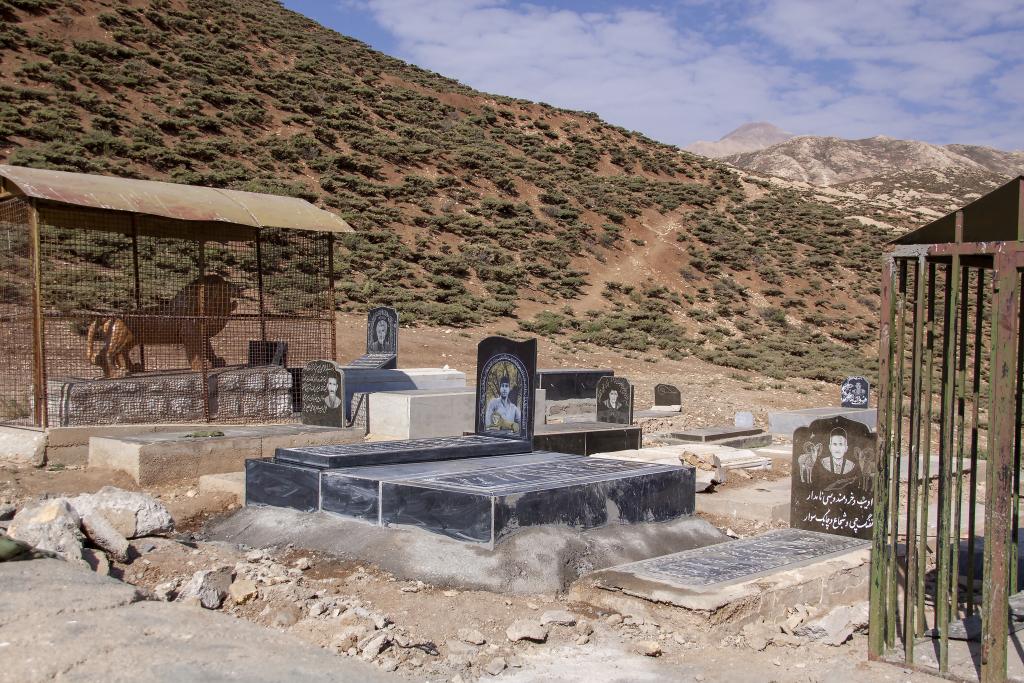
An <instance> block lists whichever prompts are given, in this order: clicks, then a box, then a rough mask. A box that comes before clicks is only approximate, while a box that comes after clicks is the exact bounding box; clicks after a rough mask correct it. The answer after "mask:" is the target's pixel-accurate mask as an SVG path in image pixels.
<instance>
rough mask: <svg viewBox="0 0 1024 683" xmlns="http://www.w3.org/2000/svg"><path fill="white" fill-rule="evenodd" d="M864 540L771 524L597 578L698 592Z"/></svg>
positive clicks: (831, 553)
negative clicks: (748, 535) (739, 536)
mask: <svg viewBox="0 0 1024 683" xmlns="http://www.w3.org/2000/svg"><path fill="white" fill-rule="evenodd" d="M869 545H870V544H869V543H867V542H865V541H862V540H859V539H855V538H847V537H843V536H834V535H832V534H823V533H819V532H814V531H805V530H802V529H776V530H773V531H768V532H766V533H763V534H760V535H758V536H754V537H753V538H744V539H737V540H732V541H726V542H725V543H717V544H715V545H710V546H705V547H703V548H694V549H692V550H684V551H682V552H678V553H672V554H671V555H662V556H660V557H652V558H651V559H649V560H641V561H640V562H633V563H630V564H624V565H619V566H617V567H612V568H610V569H606V570H603V571H601V572H600V573H599V577H598V581H599V582H600V583H601V584H602V585H604V586H607V587H613V588H617V587H621V586H625V585H628V586H629V587H630V588H632V589H640V590H639V592H641V593H646V592H656V591H657V590H658V588H659V586H667V587H670V588H671V589H675V590H682V591H686V590H687V589H689V590H692V591H695V592H699V591H702V590H705V589H707V588H708V587H713V586H720V585H725V584H732V583H741V582H745V581H749V580H751V579H756V578H758V577H762V576H766V575H768V574H772V573H774V572H778V571H782V570H786V569H793V568H796V567H801V566H806V565H808V564H811V563H814V562H820V561H822V560H827V559H829V558H832V557H835V556H838V555H842V554H845V553H848V552H851V551H854V550H859V549H863V548H867V547H869ZM644 589H646V590H644Z"/></svg>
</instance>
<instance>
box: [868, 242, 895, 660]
mask: <svg viewBox="0 0 1024 683" xmlns="http://www.w3.org/2000/svg"><path fill="white" fill-rule="evenodd" d="M895 265H896V264H895V260H894V259H893V258H892V257H889V258H887V259H886V260H885V265H884V266H883V270H882V314H881V320H880V325H879V345H878V357H879V375H878V376H879V392H878V411H879V415H878V424H879V426H880V427H881V433H880V436H881V438H880V439H879V440H878V449H879V452H878V453H876V456H877V457H876V459H875V479H874V494H875V506H874V510H873V511H872V546H871V584H870V611H869V613H868V652H869V655H870V656H871V657H874V658H877V657H881V656H882V655H883V654H884V652H885V634H886V622H887V619H888V609H887V602H888V600H887V598H888V585H887V583H886V579H887V578H888V576H889V570H888V567H889V563H890V562H892V555H893V554H894V552H893V551H892V550H893V549H890V548H889V546H887V544H886V537H887V535H888V531H889V522H890V521H891V520H890V518H889V516H888V511H889V490H890V488H891V469H890V467H889V464H890V457H891V455H892V451H891V449H890V448H889V446H890V443H891V442H890V439H889V436H890V435H891V433H892V422H891V421H892V414H893V410H892V405H891V404H892V400H893V395H894V392H893V390H892V385H891V378H892V376H893V372H894V357H895V345H894V344H893V336H892V333H893V325H894V322H895V317H896V269H895ZM897 395H898V394H897ZM898 400H902V397H900V398H899V399H898ZM898 484H899V477H897V485H898Z"/></svg>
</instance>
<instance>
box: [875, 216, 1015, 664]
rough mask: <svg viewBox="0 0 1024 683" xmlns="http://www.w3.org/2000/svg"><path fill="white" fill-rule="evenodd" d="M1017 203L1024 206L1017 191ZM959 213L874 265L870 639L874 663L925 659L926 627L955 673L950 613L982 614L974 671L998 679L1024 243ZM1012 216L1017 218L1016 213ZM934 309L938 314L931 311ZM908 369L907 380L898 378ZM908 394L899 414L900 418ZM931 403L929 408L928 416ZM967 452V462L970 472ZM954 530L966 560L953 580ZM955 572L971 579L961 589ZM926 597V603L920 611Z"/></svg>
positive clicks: (1011, 509)
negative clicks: (918, 648) (986, 234)
mask: <svg viewBox="0 0 1024 683" xmlns="http://www.w3.org/2000/svg"><path fill="white" fill-rule="evenodd" d="M1021 207H1022V209H1021V211H1022V212H1024V198H1022V202H1021ZM954 219H955V241H953V242H949V243H941V244H908V245H897V246H895V248H894V249H893V251H892V253H891V254H890V255H889V256H888V257H887V259H886V263H885V265H884V268H883V275H882V288H881V293H882V310H881V321H880V345H879V357H880V383H879V387H880V388H879V403H878V410H879V412H878V425H879V431H880V434H879V449H880V452H879V458H878V462H877V468H878V469H877V476H876V480H875V500H876V502H875V509H874V517H873V518H874V539H873V552H872V559H871V576H870V587H869V590H870V599H871V605H870V624H869V639H868V646H869V656H870V657H871V658H873V659H883V660H887V661H893V660H895V661H898V662H899V663H901V664H903V665H905V666H912V667H914V668H922V667H921V665H920V663H919V660H918V659H917V658H916V657H915V644H917V643H918V642H919V640H920V638H922V637H926V634H925V631H926V629H929V628H930V629H933V630H934V632H935V633H936V634H937V643H938V648H937V649H938V652H937V654H938V662H937V664H938V666H937V673H939V674H940V675H943V676H950V677H957V676H956V675H955V674H953V673H952V672H951V671H950V654H949V628H950V623H951V621H953V620H957V619H960V618H961V617H966V616H969V615H972V614H976V615H979V616H980V617H981V621H982V635H981V643H980V661H981V664H980V671H979V672H978V674H979V679H980V680H981V681H982V682H983V683H989V682H993V681H1004V680H1006V676H1007V653H1008V649H1007V636H1008V621H1007V618H1006V617H1005V615H1007V614H1008V600H1009V597H1010V595H1011V594H1012V593H1015V592H1016V586H1017V585H1018V581H1019V579H1018V577H1017V571H1016V568H1017V552H1018V551H1017V545H1016V532H1015V527H1016V525H1017V523H1018V522H1019V520H1020V513H1019V504H1020V486H1021V476H1020V466H1021V443H1020V438H1021V437H1020V435H1021V413H1022V411H1024V406H1022V403H1024V379H1022V377H1024V372H1022V370H1024V357H1022V356H1024V329H1022V324H1024V323H1022V318H1024V310H1022V301H1024V291H1022V285H1021V272H1022V270H1024V242H1022V241H1020V240H1019V239H1018V240H1017V241H992V242H965V241H963V238H964V218H963V214H962V212H957V214H956V215H955V216H954ZM1021 219H1022V224H1024V216H1022V217H1021ZM937 271H938V272H941V275H942V276H941V279H940V278H938V277H937V276H936V273H937ZM989 299H991V305H988V301H989ZM908 309H910V310H909V311H908ZM939 311H941V321H938V319H937V317H936V313H937V312H939ZM908 312H910V313H911V314H912V316H913V318H912V321H911V320H908V316H907V313H908ZM908 342H909V343H908ZM933 366H934V367H935V369H936V370H937V376H935V380H936V381H935V382H933V370H932V368H933ZM908 371H909V380H910V381H909V384H908V383H906V382H905V373H907V372H908ZM986 384H987V391H986V390H985V385H986ZM905 401H908V402H909V414H908V415H904V402H905ZM933 407H935V408H937V409H938V411H937V419H934V417H935V416H933V413H932V411H933ZM986 418H987V419H986ZM905 439H906V440H905ZM933 446H937V454H938V458H939V465H938V472H935V473H931V472H929V466H928V464H927V462H928V461H927V460H925V461H924V462H923V463H921V461H920V457H922V456H923V457H926V458H927V456H929V455H931V453H932V452H933V451H932V448H933ZM983 457H984V458H985V460H984V465H985V477H986V481H985V485H984V499H983V500H979V496H978V493H979V489H980V487H981V480H980V477H979V476H978V474H977V473H978V466H979V463H980V462H981V461H982V458H983ZM903 458H909V462H908V464H907V465H908V473H909V482H908V484H907V499H906V500H905V501H901V500H900V474H899V473H900V466H901V459H903ZM968 459H969V463H970V469H969V472H966V473H965V472H964V469H965V467H966V466H967V464H968ZM919 464H921V466H920V467H919ZM931 474H935V475H936V476H937V479H938V500H937V506H938V519H937V529H936V530H935V532H934V534H935V536H934V544H933V547H934V557H933V559H934V562H933V563H932V564H933V565H934V570H933V571H934V584H932V585H929V584H926V582H925V575H926V574H927V573H929V571H930V568H929V566H928V564H929V562H928V560H929V550H928V547H929V545H930V540H931V539H930V533H931V532H930V531H929V527H928V523H927V514H928V506H929V500H928V494H927V491H928V482H929V475H931ZM979 502H981V503H983V504H984V510H985V527H984V528H985V531H984V538H985V543H984V565H983V567H984V569H983V576H982V577H981V579H982V581H981V584H982V588H981V594H982V595H981V598H982V599H981V604H980V605H979V604H978V601H977V599H976V597H975V580H976V578H978V577H976V576H975V571H974V565H975V563H974V561H973V558H974V557H975V549H976V541H977V539H979V538H981V535H980V534H979V533H978V529H977V526H976V525H977V522H978V519H977V514H976V505H977V504H978V503H979ZM901 518H902V520H903V522H904V524H901ZM964 521H966V530H964V529H963V523H964ZM964 533H966V539H964V538H963V536H964ZM963 540H966V554H967V569H966V573H965V576H964V577H961V575H960V569H959V567H960V563H961V559H962V558H961V543H962V541H963ZM902 549H905V554H902ZM961 578H966V590H965V591H963V592H962V591H961V589H960V583H961ZM926 592H927V593H929V595H927V596H926V595H925V593H926ZM926 597H927V598H928V599H927V600H926ZM929 604H930V605H932V609H931V610H928V609H927V607H926V606H927V605H929ZM897 648H898V650H897ZM897 657H898V659H897ZM925 668H926V667H925Z"/></svg>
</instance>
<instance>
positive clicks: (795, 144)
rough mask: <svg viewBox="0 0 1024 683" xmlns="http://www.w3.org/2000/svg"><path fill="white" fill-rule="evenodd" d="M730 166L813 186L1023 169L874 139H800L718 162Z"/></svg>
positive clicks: (1017, 158)
mask: <svg viewBox="0 0 1024 683" xmlns="http://www.w3.org/2000/svg"><path fill="white" fill-rule="evenodd" d="M722 160H723V161H726V162H728V163H730V164H732V165H734V166H738V167H739V168H743V169H746V170H748V171H754V172H757V173H764V174H767V175H773V176H777V177H780V178H785V179H787V180H797V181H803V182H808V183H812V184H814V185H837V184H842V183H848V182H850V181H854V180H859V179H863V178H872V177H875V176H882V175H887V176H889V175H891V174H893V173H917V172H921V171H926V170H938V171H942V172H943V173H945V174H947V175H949V176H950V177H953V176H956V175H958V174H964V173H974V174H977V173H991V174H995V175H997V176H1002V177H1010V176H1015V175H1018V174H1020V173H1021V172H1022V171H1024V154H1022V153H1020V152H1005V151H1002V150H998V149H993V148H991V147H982V146H979V145H933V144H931V143H928V142H922V141H920V140H900V139H898V138H893V137H889V136H888V135H874V136H872V137H869V138H862V139H859V140H847V139H843V138H836V137H817V136H813V135H806V136H801V137H797V138H791V139H789V140H786V141H783V142H779V143H776V144H774V145H771V146H768V147H762V148H759V149H755V150H751V151H749V152H739V153H736V154H731V155H727V156H725V157H724V158H722Z"/></svg>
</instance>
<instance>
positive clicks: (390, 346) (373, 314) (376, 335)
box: [366, 306, 398, 356]
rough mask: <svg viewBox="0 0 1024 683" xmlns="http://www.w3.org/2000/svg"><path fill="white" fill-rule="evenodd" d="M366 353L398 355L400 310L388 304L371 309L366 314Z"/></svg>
mask: <svg viewBox="0 0 1024 683" xmlns="http://www.w3.org/2000/svg"><path fill="white" fill-rule="evenodd" d="M366 353H368V354H373V355H377V354H386V355H390V356H397V355H398V311H396V310H395V309H393V308H390V307H388V306H379V307H377V308H374V309H371V310H370V312H369V314H367V316H366Z"/></svg>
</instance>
